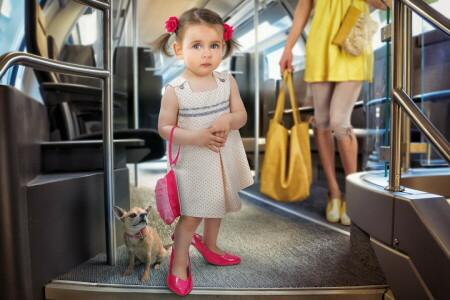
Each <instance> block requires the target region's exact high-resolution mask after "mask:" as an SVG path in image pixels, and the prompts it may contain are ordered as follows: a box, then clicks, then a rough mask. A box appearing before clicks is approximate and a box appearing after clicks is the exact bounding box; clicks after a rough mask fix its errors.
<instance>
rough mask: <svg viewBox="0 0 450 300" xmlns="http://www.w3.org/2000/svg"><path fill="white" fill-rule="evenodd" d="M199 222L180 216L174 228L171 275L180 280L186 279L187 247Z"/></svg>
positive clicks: (195, 219)
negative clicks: (173, 253) (173, 252)
mask: <svg viewBox="0 0 450 300" xmlns="http://www.w3.org/2000/svg"><path fill="white" fill-rule="evenodd" d="M201 221H202V218H196V217H189V216H181V217H180V220H179V221H178V224H177V227H176V228H175V233H174V237H175V238H174V243H173V246H172V247H173V249H174V251H175V256H174V258H173V262H172V270H171V273H172V275H174V276H176V277H178V278H180V279H183V280H186V279H187V272H186V270H187V266H188V261H189V260H188V257H189V246H190V245H191V240H192V235H193V234H194V232H195V230H196V229H197V227H198V225H199V224H200V222H201Z"/></svg>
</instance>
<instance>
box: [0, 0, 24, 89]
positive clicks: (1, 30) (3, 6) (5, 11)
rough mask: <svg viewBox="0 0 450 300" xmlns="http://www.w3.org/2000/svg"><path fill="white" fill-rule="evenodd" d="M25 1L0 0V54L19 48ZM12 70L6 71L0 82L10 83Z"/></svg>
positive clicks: (22, 30) (21, 39) (22, 35)
mask: <svg viewBox="0 0 450 300" xmlns="http://www.w3.org/2000/svg"><path fill="white" fill-rule="evenodd" d="M24 3H25V1H17V2H16V1H14V4H13V0H3V1H1V0H0V55H2V54H4V53H6V52H10V51H18V50H20V47H21V44H22V42H23V37H24V28H25V21H24V10H25V5H24ZM11 74H12V72H11V70H10V71H8V74H7V75H6V76H3V78H2V79H1V81H0V83H4V84H6V83H10V76H11Z"/></svg>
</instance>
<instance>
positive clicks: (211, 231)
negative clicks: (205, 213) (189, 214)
mask: <svg viewBox="0 0 450 300" xmlns="http://www.w3.org/2000/svg"><path fill="white" fill-rule="evenodd" d="M221 222H222V219H220V218H205V219H203V240H202V242H203V244H205V246H206V247H207V248H208V249H209V250H210V251H212V252H214V253H215V254H218V255H225V254H226V252H225V251H223V250H222V249H220V248H219V247H217V236H218V235H219V230H220V223H221Z"/></svg>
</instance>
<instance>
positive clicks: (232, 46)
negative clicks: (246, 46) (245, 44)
mask: <svg viewBox="0 0 450 300" xmlns="http://www.w3.org/2000/svg"><path fill="white" fill-rule="evenodd" d="M225 44H226V45H227V47H226V50H225V54H224V55H223V59H226V58H227V57H229V56H230V55H231V54H233V52H234V51H236V50H239V48H240V47H241V44H239V43H238V41H237V40H236V39H235V38H230V39H229V40H227V41H225Z"/></svg>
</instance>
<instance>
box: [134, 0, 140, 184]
mask: <svg viewBox="0 0 450 300" xmlns="http://www.w3.org/2000/svg"><path fill="white" fill-rule="evenodd" d="M137 41H138V14H137V0H133V124H134V128H135V129H138V128H139V99H138V92H139V86H138V80H139V79H138V46H137ZM134 185H135V186H139V165H138V164H137V163H135V164H134Z"/></svg>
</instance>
